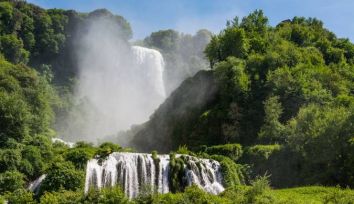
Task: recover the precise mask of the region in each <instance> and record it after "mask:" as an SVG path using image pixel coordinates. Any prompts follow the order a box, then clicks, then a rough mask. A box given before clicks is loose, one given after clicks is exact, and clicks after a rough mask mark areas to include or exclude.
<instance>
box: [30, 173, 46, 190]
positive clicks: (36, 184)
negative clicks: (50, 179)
mask: <svg viewBox="0 0 354 204" xmlns="http://www.w3.org/2000/svg"><path fill="white" fill-rule="evenodd" d="M46 176H47V175H46V174H43V175H42V176H40V177H38V178H37V179H36V180H34V181H32V182H31V183H29V185H28V187H27V190H29V191H32V192H34V193H38V191H39V187H40V186H41V184H42V182H43V180H44V179H45V178H46Z"/></svg>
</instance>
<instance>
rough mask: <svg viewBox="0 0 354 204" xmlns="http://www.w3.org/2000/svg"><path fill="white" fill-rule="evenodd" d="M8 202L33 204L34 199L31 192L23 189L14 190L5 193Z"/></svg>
mask: <svg viewBox="0 0 354 204" xmlns="http://www.w3.org/2000/svg"><path fill="white" fill-rule="evenodd" d="M5 198H6V200H7V201H8V203H11V204H12V203H13V204H35V203H36V201H35V200H34V199H33V193H32V192H29V191H27V190H24V189H18V190H15V191H13V192H11V193H9V194H6V195H5Z"/></svg>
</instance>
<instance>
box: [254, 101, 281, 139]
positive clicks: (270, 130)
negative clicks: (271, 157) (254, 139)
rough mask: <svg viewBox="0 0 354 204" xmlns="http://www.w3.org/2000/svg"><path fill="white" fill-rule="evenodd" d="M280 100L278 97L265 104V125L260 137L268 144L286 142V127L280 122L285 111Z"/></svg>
mask: <svg viewBox="0 0 354 204" xmlns="http://www.w3.org/2000/svg"><path fill="white" fill-rule="evenodd" d="M278 100H279V98H278V97H276V96H273V97H269V98H268V99H267V100H266V101H265V102H264V109H265V110H264V112H265V117H264V123H263V126H262V127H261V129H260V132H259V134H258V136H259V137H260V139H261V140H262V141H265V142H267V143H274V142H284V138H282V137H283V136H282V133H283V132H284V126H283V125H282V124H281V123H280V122H279V119H280V116H281V114H282V111H283V110H282V107H281V104H280V103H279V102H278Z"/></svg>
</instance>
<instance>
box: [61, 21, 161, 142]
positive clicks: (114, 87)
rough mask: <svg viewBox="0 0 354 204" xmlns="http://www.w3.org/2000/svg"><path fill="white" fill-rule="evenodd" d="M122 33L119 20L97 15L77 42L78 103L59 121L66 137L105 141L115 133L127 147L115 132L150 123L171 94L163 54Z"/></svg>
mask: <svg viewBox="0 0 354 204" xmlns="http://www.w3.org/2000/svg"><path fill="white" fill-rule="evenodd" d="M120 33H121V31H120V30H119V27H117V26H116V24H115V23H114V22H111V21H110V20H108V19H98V20H95V21H93V22H91V23H90V25H89V26H88V28H87V31H86V32H85V34H84V35H82V37H81V38H80V39H79V40H78V45H79V46H78V50H77V55H78V56H77V57H78V68H79V73H78V81H77V84H76V87H75V94H74V95H75V96H74V99H75V101H74V106H73V109H72V111H71V112H70V114H69V116H68V117H67V118H66V119H64V120H63V122H62V123H63V124H60V121H59V124H58V126H59V127H58V129H59V131H58V132H59V135H60V137H61V138H63V139H65V140H68V141H89V142H94V143H100V142H102V140H105V139H107V136H111V137H112V138H114V140H115V142H118V143H119V144H120V145H123V146H126V145H128V141H126V138H116V134H117V133H118V132H120V131H126V130H128V129H129V128H131V126H132V125H134V124H141V123H144V122H146V121H147V120H148V119H149V116H150V115H151V114H152V113H153V112H154V111H155V110H156V109H157V108H158V106H159V105H160V104H161V103H162V102H163V101H164V99H165V98H166V92H165V86H164V80H163V76H164V59H163V57H162V55H161V53H160V52H159V51H157V50H154V49H149V48H145V47H140V46H131V45H130V44H129V43H128V42H126V41H125V40H122V39H121V37H119V36H120ZM105 137H106V138H105Z"/></svg>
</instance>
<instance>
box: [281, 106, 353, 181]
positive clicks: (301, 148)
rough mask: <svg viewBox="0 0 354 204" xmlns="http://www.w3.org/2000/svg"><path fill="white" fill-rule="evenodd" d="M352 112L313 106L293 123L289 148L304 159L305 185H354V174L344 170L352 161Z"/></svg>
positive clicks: (290, 123)
mask: <svg viewBox="0 0 354 204" xmlns="http://www.w3.org/2000/svg"><path fill="white" fill-rule="evenodd" d="M351 110H352V109H346V108H344V107H330V106H318V105H314V104H310V105H308V106H306V107H304V108H302V109H300V111H299V113H298V115H297V117H296V118H294V119H292V120H291V121H290V122H289V125H288V127H287V129H288V131H289V133H288V135H289V136H288V140H289V146H290V147H291V148H294V149H295V150H296V151H297V152H298V153H299V154H300V155H301V156H302V158H303V168H304V169H303V172H302V176H303V177H304V180H305V181H304V182H305V183H313V182H315V181H317V182H318V181H320V182H321V183H323V184H338V183H340V184H344V183H345V184H347V185H350V186H352V185H353V183H352V180H351V179H350V178H352V177H353V175H352V173H350V172H351V171H352V170H349V169H347V170H349V172H346V170H344V171H342V170H340V169H341V166H342V165H340V164H341V163H343V162H344V163H345V162H347V161H349V160H347V158H351V157H352V152H351V151H350V149H351V148H352V147H351V144H350V142H349V141H350V139H351V138H352V133H353V131H354V129H353V126H352V121H353V111H351ZM324 167H325V168H324ZM342 167H343V166H342Z"/></svg>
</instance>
